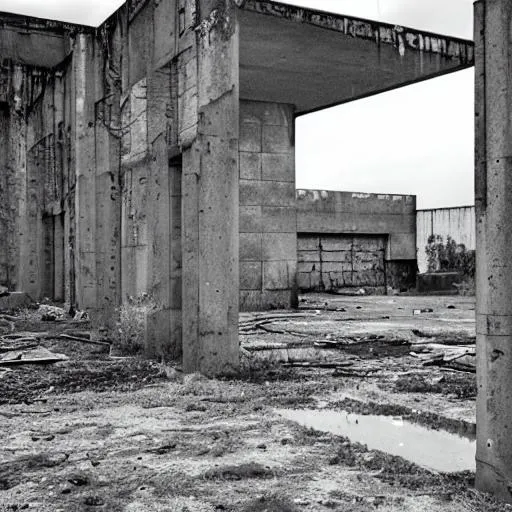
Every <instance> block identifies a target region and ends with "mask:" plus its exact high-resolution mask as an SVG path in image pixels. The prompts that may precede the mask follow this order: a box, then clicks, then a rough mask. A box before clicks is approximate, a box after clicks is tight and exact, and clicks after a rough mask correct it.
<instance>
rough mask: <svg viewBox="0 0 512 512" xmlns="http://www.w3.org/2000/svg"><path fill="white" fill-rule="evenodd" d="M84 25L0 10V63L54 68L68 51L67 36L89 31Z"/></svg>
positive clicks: (90, 29)
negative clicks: (6, 61) (6, 62)
mask: <svg viewBox="0 0 512 512" xmlns="http://www.w3.org/2000/svg"><path fill="white" fill-rule="evenodd" d="M93 30H94V29H93V28H92V27H86V26H83V25H75V24H72V23H63V22H59V21H52V20H46V19H41V18H34V17H31V16H23V15H18V14H12V13H5V12H0V62H2V61H4V60H11V61H13V62H16V63H17V64H23V65H26V66H33V67H37V68H50V69H51V68H54V67H56V66H58V65H59V64H60V63H61V62H62V61H63V60H64V59H65V58H66V57H67V56H68V54H69V53H70V51H71V49H70V41H69V35H70V34H74V33H76V32H90V31H93Z"/></svg>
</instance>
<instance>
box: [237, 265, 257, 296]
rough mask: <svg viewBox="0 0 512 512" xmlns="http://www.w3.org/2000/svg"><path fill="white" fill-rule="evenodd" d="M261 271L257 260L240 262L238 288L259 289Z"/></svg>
mask: <svg viewBox="0 0 512 512" xmlns="http://www.w3.org/2000/svg"><path fill="white" fill-rule="evenodd" d="M261 284H262V271H261V263H260V262H259V261H241V262H240V289H241V290H261Z"/></svg>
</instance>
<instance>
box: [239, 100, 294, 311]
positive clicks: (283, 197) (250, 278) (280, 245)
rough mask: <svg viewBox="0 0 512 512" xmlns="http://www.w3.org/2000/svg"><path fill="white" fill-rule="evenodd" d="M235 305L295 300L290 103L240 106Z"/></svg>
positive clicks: (289, 303)
mask: <svg viewBox="0 0 512 512" xmlns="http://www.w3.org/2000/svg"><path fill="white" fill-rule="evenodd" d="M239 147H240V308H241V309H242V310H245V311H250V310H259V309H269V308H289V307H291V306H293V305H294V304H296V302H297V291H296V269H297V214H296V208H295V159H294V157H295V155H294V150H295V148H294V118H293V106H291V105H284V104H278V103H264V102H251V101H241V104H240V146H239Z"/></svg>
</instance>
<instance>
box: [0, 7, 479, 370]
mask: <svg viewBox="0 0 512 512" xmlns="http://www.w3.org/2000/svg"><path fill="white" fill-rule="evenodd" d="M0 55H1V57H2V74H1V82H0V84H1V88H0V105H1V111H0V114H1V116H0V123H1V124H0V130H1V136H2V144H3V147H4V148H5V150H4V151H2V154H1V157H0V158H1V159H2V160H1V163H0V165H1V168H2V181H1V185H0V194H1V198H0V201H1V204H3V205H8V207H6V208H3V209H2V218H1V224H0V229H1V237H2V240H3V241H5V243H3V244H2V247H1V250H0V280H1V281H2V283H4V284H6V285H7V286H8V287H9V288H10V289H16V290H23V291H24V292H26V293H28V294H29V295H30V296H31V297H32V298H34V299H40V298H42V297H50V298H53V299H55V300H64V301H66V302H67V303H69V304H73V305H76V307H79V308H84V309H87V310H89V311H90V312H91V316H92V318H94V320H95V322H96V323H97V324H98V325H103V324H108V323H109V322H111V319H112V318H113V317H114V315H113V309H114V308H115V307H117V306H118V305H119V304H120V303H121V302H122V301H123V300H125V299H126V297H128V296H134V295H137V294H139V293H141V292H146V293H149V294H151V295H152V296H153V297H154V298H155V300H156V302H157V304H158V310H156V311H155V312H153V313H152V314H151V315H150V316H149V317H148V319H147V344H148V351H149V352H150V353H155V354H165V353H167V354H170V355H176V354H179V353H181V352H183V359H184V366H185V368H186V369H187V370H194V369H200V370H202V371H204V372H206V373H216V372H219V371H228V370H230V369H231V370H232V369H236V367H237V365H238V339H237V318H238V311H239V310H247V309H266V308H270V307H290V306H293V305H294V304H295V303H296V301H297V290H298V286H300V287H301V288H302V289H304V290H309V289H316V288H318V287H321V288H322V289H329V288H330V287H333V286H336V287H340V286H365V285H367V286H373V287H374V288H376V289H379V288H380V289H383V290H385V286H386V285H388V284H390V285H395V286H400V282H401V281H402V280H405V281H407V280H408V279H410V275H411V273H413V272H414V270H415V259H416V256H415V228H414V222H413V220H412V213H413V212H414V210H415V201H414V198H412V197H402V196H394V197H389V198H386V197H385V196H382V197H380V196H370V195H367V196H360V195H358V194H352V195H350V194H343V193H329V192H315V191H310V192H308V191H299V192H298V193H297V194H298V195H297V199H296V190H295V165H294V119H295V117H296V116H299V115H303V114H306V113H309V112H313V111H315V110H319V109H322V108H325V107H328V106H332V105H336V104H339V103H343V102H346V101H350V100H353V99H356V98H360V97H364V96H367V95H371V94H376V93H378V92H382V91H384V90H388V89H391V88H395V87H398V86H402V85H405V84H409V83H413V82H415V81H418V80H424V79H427V78H432V77H435V76H438V75H441V74H444V73H449V72H453V71H457V70H459V69H463V68H466V67H468V66H471V65H472V64H473V45H472V43H471V42H468V41H463V40H458V39H451V38H448V37H442V36H437V35H434V34H426V33H421V32H418V31H415V30H409V29H405V28H402V27H394V26H390V25H386V24H382V23H377V22H369V21H364V20H359V19H353V18H348V17H344V16H339V15H332V14H329V13H323V12H317V11H312V10H306V9H302V8H297V7H293V6H289V5H286V6H285V5H282V4H279V3H274V2H270V1H266V0H265V1H263V0H249V1H237V2H234V1H233V0H222V1H221V0H218V1H207V0H201V1H192V0H187V1H185V0H179V1H177V0H164V1H153V0H151V1H141V0H139V1H130V2H128V3H127V4H125V5H124V6H122V7H121V8H120V9H119V10H118V11H117V12H116V13H114V15H112V16H111V17H110V18H109V19H108V20H107V21H106V22H105V23H104V24H103V25H101V26H100V27H98V28H90V27H85V26H77V25H72V24H68V23H60V22H54V21H49V20H41V19H34V18H28V17H23V16H18V15H12V14H2V16H1V26H0ZM379 197H380V198H379ZM330 249H334V250H330ZM338 249H339V250H338ZM316 261H318V263H321V265H323V266H322V267H321V268H320V267H319V266H318V267H315V270H313V266H314V265H315V262H316ZM354 262H360V267H357V264H358V263H356V266H355V267H354ZM298 265H299V268H298ZM385 266H386V268H387V269H388V270H387V271H384V267H385ZM297 270H299V272H298V273H297ZM386 276H388V277H386ZM182 332H185V333H187V336H186V343H183V347H182Z"/></svg>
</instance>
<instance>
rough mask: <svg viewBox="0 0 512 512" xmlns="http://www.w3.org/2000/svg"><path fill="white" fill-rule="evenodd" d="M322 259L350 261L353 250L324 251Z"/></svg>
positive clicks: (341, 261) (339, 261)
mask: <svg viewBox="0 0 512 512" xmlns="http://www.w3.org/2000/svg"><path fill="white" fill-rule="evenodd" d="M322 261H327V262H338V263H350V262H351V261H352V251H322Z"/></svg>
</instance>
